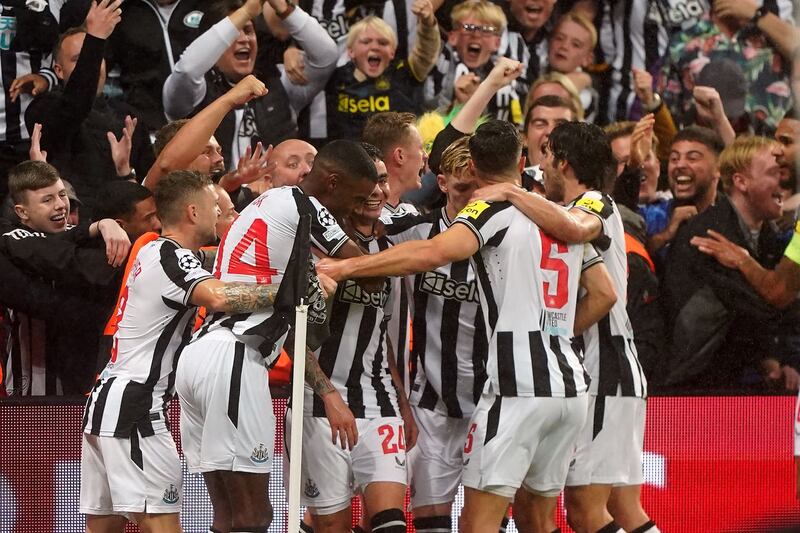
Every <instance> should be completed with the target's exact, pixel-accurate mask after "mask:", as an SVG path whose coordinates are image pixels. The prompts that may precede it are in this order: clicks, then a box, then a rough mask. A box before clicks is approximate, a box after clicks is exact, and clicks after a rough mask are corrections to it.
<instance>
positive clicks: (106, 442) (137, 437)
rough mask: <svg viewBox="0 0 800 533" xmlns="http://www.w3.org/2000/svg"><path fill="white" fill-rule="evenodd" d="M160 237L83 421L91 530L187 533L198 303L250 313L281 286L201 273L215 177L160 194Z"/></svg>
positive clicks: (148, 248) (140, 259) (181, 178)
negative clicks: (185, 480)
mask: <svg viewBox="0 0 800 533" xmlns="http://www.w3.org/2000/svg"><path fill="white" fill-rule="evenodd" d="M155 200H156V208H157V212H158V217H159V219H160V220H161V221H162V223H163V229H162V233H161V237H159V238H158V239H156V240H154V241H151V242H149V243H147V244H145V245H144V246H143V247H142V248H141V249H140V250H139V252H138V254H137V256H136V260H135V261H136V262H135V264H134V265H133V267H132V268H131V271H130V275H129V277H128V279H127V281H126V286H125V288H124V291H123V294H122V298H121V300H120V304H119V307H118V309H117V312H116V315H117V330H116V333H115V334H114V341H113V347H112V350H111V360H110V361H109V363H108V365H106V367H105V369H104V370H103V371H102V373H101V374H100V376H99V378H98V380H97V383H96V384H95V386H94V388H93V390H92V392H91V394H90V396H89V399H88V401H87V403H86V409H85V411H84V416H83V431H84V435H83V445H82V452H81V512H82V513H85V514H86V515H87V518H86V527H87V531H104V532H114V531H119V532H122V531H123V530H124V529H125V524H126V522H127V521H128V519H130V520H132V521H133V522H135V523H137V524H138V525H139V526H140V527H142V528H143V529H146V530H148V531H162V532H179V531H180V530H181V528H180V522H179V520H178V513H179V511H180V507H181V486H182V483H181V467H180V460H179V458H178V452H177V449H176V448H175V442H174V441H173V439H172V436H171V435H170V433H169V429H168V422H167V418H166V413H167V405H168V403H169V401H170V399H171V397H172V395H173V393H174V391H173V383H174V378H175V357H176V355H177V353H178V351H179V349H180V346H182V344H183V343H184V342H185V341H186V340H188V337H189V335H190V333H191V328H192V325H193V323H194V321H193V318H194V315H195V312H196V310H197V307H198V306H204V307H206V308H207V309H209V310H210V311H224V312H230V313H247V312H252V311H255V310H257V309H260V308H264V307H268V306H271V305H272V303H273V302H274V301H275V296H276V294H277V290H278V288H277V285H254V284H247V283H237V282H234V283H225V282H222V281H219V280H217V279H215V278H214V277H213V276H212V275H211V274H210V273H209V272H208V270H207V269H204V268H203V260H204V259H205V256H204V255H202V254H199V253H198V250H199V249H200V247H202V246H205V245H208V244H212V243H214V241H215V240H216V230H215V225H216V222H217V216H218V213H219V212H218V207H217V202H216V193H215V192H214V190H213V185H212V184H211V181H210V179H209V178H208V177H207V176H204V175H202V174H200V173H198V172H191V171H176V172H173V173H171V174H169V175H168V176H166V177H165V178H164V179H163V180H162V181H161V183H160V184H159V187H158V189H157V190H156V195H155Z"/></svg>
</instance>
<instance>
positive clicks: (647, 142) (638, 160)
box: [630, 113, 656, 168]
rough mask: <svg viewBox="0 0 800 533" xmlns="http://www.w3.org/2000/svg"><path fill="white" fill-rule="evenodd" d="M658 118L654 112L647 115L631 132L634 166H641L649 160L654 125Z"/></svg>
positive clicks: (632, 162)
mask: <svg viewBox="0 0 800 533" xmlns="http://www.w3.org/2000/svg"><path fill="white" fill-rule="evenodd" d="M655 123H656V118H655V117H654V116H653V114H652V113H650V114H649V115H645V116H643V117H642V118H641V120H639V122H637V123H636V126H634V128H633V133H631V159H630V165H631V166H632V167H636V168H640V167H641V166H642V165H643V164H644V162H645V161H646V160H647V156H648V155H649V154H650V151H651V150H652V149H653V126H654V125H655Z"/></svg>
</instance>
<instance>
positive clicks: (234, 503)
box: [218, 471, 272, 532]
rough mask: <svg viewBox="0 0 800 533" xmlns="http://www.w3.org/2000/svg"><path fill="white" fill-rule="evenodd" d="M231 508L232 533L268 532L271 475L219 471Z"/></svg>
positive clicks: (270, 520)
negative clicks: (238, 532) (239, 532)
mask: <svg viewBox="0 0 800 533" xmlns="http://www.w3.org/2000/svg"><path fill="white" fill-rule="evenodd" d="M218 473H219V474H220V477H221V478H222V480H223V482H224V483H225V490H226V492H227V493H228V501H229V502H230V506H231V525H230V531H232V532H233V531H239V530H247V531H258V530H259V528H261V529H262V530H263V531H264V532H266V531H267V528H269V525H270V524H271V523H272V504H270V502H269V498H268V496H267V488H268V487H269V474H253V473H250V472H224V471H219V472H218Z"/></svg>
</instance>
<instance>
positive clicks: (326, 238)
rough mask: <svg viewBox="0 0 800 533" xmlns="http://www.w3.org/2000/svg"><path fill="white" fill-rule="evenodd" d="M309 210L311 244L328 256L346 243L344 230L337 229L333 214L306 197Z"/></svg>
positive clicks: (317, 202) (346, 238)
mask: <svg viewBox="0 0 800 533" xmlns="http://www.w3.org/2000/svg"><path fill="white" fill-rule="evenodd" d="M306 198H307V199H308V200H309V202H310V209H311V212H312V214H311V242H313V243H314V245H315V246H316V247H317V248H319V249H320V250H321V251H323V252H325V253H326V254H328V255H331V256H332V255H336V252H338V251H339V249H340V248H341V247H342V246H344V243H346V242H347V241H348V237H347V235H346V234H345V232H344V230H343V229H342V228H341V227H339V224H338V223H337V222H336V218H334V216H333V214H331V212H330V211H328V209H327V208H326V207H325V206H323V205H322V204H321V203H320V202H319V200H317V199H316V198H314V197H313V196H307V197H306Z"/></svg>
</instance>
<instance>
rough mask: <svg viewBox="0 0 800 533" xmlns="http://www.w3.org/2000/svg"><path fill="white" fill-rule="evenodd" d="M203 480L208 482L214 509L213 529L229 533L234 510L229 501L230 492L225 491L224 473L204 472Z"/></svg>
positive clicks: (207, 486)
mask: <svg viewBox="0 0 800 533" xmlns="http://www.w3.org/2000/svg"><path fill="white" fill-rule="evenodd" d="M203 479H204V480H205V482H206V489H207V490H208V496H209V497H210V498H211V506H212V507H213V508H214V521H213V523H212V524H211V527H212V528H213V529H215V530H216V531H219V532H220V533H228V532H229V531H230V530H231V523H232V521H233V518H232V513H233V510H232V509H231V502H230V500H229V499H228V491H227V490H226V489H225V482H224V481H223V480H222V473H221V472H204V473H203Z"/></svg>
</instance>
